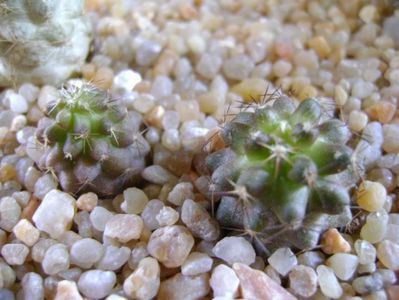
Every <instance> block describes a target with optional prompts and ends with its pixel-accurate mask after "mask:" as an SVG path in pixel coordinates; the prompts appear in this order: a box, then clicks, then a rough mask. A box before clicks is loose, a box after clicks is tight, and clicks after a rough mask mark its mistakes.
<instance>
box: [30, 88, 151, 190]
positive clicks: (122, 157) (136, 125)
mask: <svg viewBox="0 0 399 300" xmlns="http://www.w3.org/2000/svg"><path fill="white" fill-rule="evenodd" d="M141 130H142V117H141V115H140V114H139V113H137V112H134V111H127V109H126V107H125V106H124V105H123V104H122V103H121V102H120V101H118V100H115V99H112V98H111V97H110V95H109V94H108V93H107V92H105V91H102V90H100V89H98V88H96V87H94V86H92V85H89V84H83V85H82V86H74V85H71V86H69V87H68V88H67V89H64V90H62V91H61V92H60V97H59V99H57V101H54V102H53V103H50V105H49V107H48V117H47V118H43V119H42V120H41V121H40V122H39V124H38V128H37V131H36V137H37V139H38V140H39V142H40V143H41V144H42V145H43V147H44V151H43V155H42V156H41V158H40V160H39V161H38V162H37V163H38V165H39V167H40V168H41V169H44V170H49V171H51V172H53V173H55V175H56V176H57V178H58V180H59V182H60V184H61V187H62V188H63V189H64V190H65V191H68V192H72V193H81V192H85V191H94V192H96V193H98V194H99V195H103V196H109V195H114V194H116V193H118V192H121V191H122V190H123V188H124V187H126V186H129V185H133V184H135V183H137V181H138V180H140V173H141V171H142V169H143V168H144V166H145V156H146V155H147V153H148V152H149V148H150V147H149V145H148V143H147V141H146V140H145V139H144V138H143V137H142V136H141V134H140V132H141Z"/></svg>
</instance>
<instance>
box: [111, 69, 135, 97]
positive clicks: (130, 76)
mask: <svg viewBox="0 0 399 300" xmlns="http://www.w3.org/2000/svg"><path fill="white" fill-rule="evenodd" d="M140 81H141V75H140V73H137V72H134V71H133V70H123V71H121V72H119V73H118V74H117V75H116V76H115V77H114V81H113V87H114V88H117V89H122V90H124V91H126V92H128V91H132V90H133V88H134V87H135V86H136V84H138V83H139V82H140Z"/></svg>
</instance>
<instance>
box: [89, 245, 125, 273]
mask: <svg viewBox="0 0 399 300" xmlns="http://www.w3.org/2000/svg"><path fill="white" fill-rule="evenodd" d="M130 253H131V252H130V249H129V248H128V247H120V248H119V247H116V246H113V245H108V246H105V249H104V255H103V256H102V257H101V259H100V260H99V261H98V262H97V263H96V268H97V269H100V270H104V271H116V270H118V269H119V268H120V267H122V266H123V265H124V264H125V263H126V262H127V260H128V259H129V257H130Z"/></svg>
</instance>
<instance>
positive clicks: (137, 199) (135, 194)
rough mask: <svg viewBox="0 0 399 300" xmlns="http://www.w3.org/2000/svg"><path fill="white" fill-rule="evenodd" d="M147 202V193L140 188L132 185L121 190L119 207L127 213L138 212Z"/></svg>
mask: <svg viewBox="0 0 399 300" xmlns="http://www.w3.org/2000/svg"><path fill="white" fill-rule="evenodd" d="M147 202H148V197H147V195H146V194H145V193H144V192H143V191H142V190H140V189H138V188H135V187H132V188H128V189H126V190H124V191H123V202H122V204H121V209H122V210H123V211H124V212H125V213H127V214H140V213H141V212H142V211H143V210H144V207H145V206H146V204H147Z"/></svg>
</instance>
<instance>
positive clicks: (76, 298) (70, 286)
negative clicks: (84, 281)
mask: <svg viewBox="0 0 399 300" xmlns="http://www.w3.org/2000/svg"><path fill="white" fill-rule="evenodd" d="M54 300H83V298H82V296H81V295H80V294H79V291H78V287H77V285H76V283H75V282H73V281H68V280H62V281H60V282H58V284H57V293H56V294H55V298H54Z"/></svg>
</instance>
